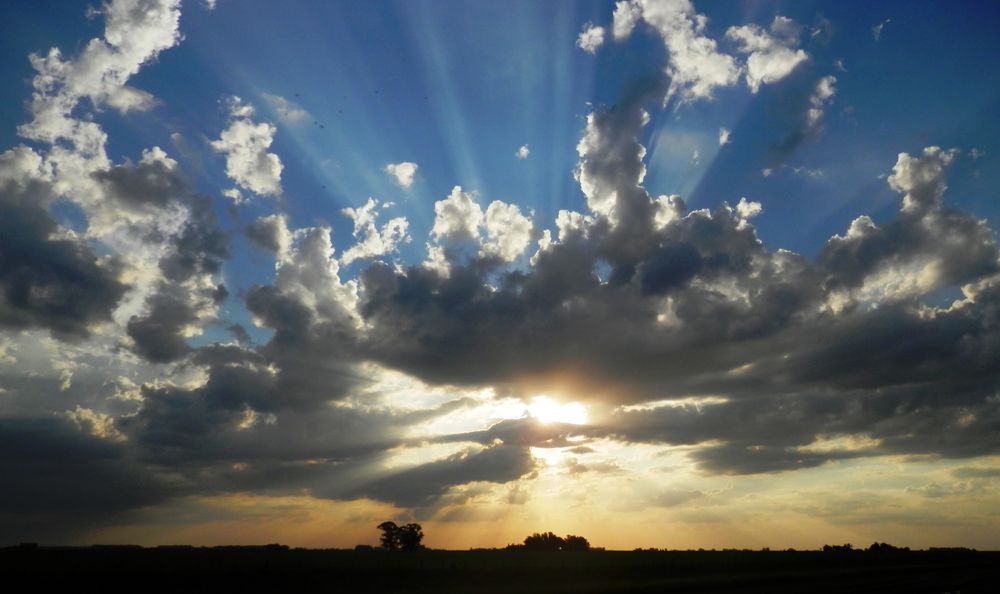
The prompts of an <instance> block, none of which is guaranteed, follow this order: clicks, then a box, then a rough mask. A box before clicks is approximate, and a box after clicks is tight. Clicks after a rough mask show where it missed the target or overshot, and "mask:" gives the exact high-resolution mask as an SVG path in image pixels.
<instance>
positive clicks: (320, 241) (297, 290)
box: [274, 218, 358, 321]
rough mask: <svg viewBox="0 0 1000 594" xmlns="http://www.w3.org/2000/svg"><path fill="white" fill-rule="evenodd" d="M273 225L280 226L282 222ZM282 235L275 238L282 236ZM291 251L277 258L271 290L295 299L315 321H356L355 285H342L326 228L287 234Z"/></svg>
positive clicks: (301, 230)
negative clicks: (279, 291)
mask: <svg viewBox="0 0 1000 594" xmlns="http://www.w3.org/2000/svg"><path fill="white" fill-rule="evenodd" d="M276 222H278V223H284V222H285V221H284V219H283V218H281V219H278V220H277V221H276ZM286 234H287V231H282V232H281V233H280V234H279V235H286ZM291 237H292V243H291V247H289V248H288V249H287V250H285V251H284V252H282V253H279V255H278V272H277V275H276V276H275V280H274V286H275V287H277V288H278V289H280V290H281V291H282V292H283V293H285V294H286V295H294V296H296V297H297V298H298V299H299V301H300V302H301V303H303V304H304V305H306V306H307V307H308V308H309V309H311V310H312V311H313V312H315V314H316V316H317V318H318V319H319V320H328V321H338V320H339V321H343V320H345V319H349V320H352V321H356V318H357V311H356V310H357V300H358V292H357V281H354V280H350V281H347V282H342V281H341V279H340V264H339V262H338V261H337V259H336V258H335V257H334V249H333V243H332V242H331V241H330V228H329V227H306V228H303V229H298V230H296V231H294V232H293V233H292V234H291Z"/></svg>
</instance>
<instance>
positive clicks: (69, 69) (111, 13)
mask: <svg viewBox="0 0 1000 594" xmlns="http://www.w3.org/2000/svg"><path fill="white" fill-rule="evenodd" d="M102 14H103V15H104V20H105V28H104V37H103V38H95V39H92V40H91V41H90V42H89V43H88V44H87V45H86V47H85V48H84V50H83V51H82V52H81V53H80V55H79V56H77V57H76V58H75V59H71V60H68V61H67V60H64V59H63V56H62V53H61V52H60V51H59V50H58V49H56V48H53V49H51V50H49V53H48V54H46V55H44V56H43V55H39V54H32V55H31V56H30V60H31V64H32V66H33V67H34V68H35V70H36V71H38V76H36V77H35V80H34V87H35V92H34V94H33V96H32V100H31V105H30V109H31V113H32V120H31V122H29V123H27V124H24V125H22V126H20V127H18V133H19V134H20V135H21V136H23V137H25V138H29V139H32V140H38V141H42V142H48V143H55V142H56V141H57V140H60V139H66V140H69V141H70V142H72V143H73V144H74V145H75V146H76V148H77V149H79V150H80V151H82V152H84V153H89V154H92V155H93V154H95V153H97V152H102V147H101V146H100V145H102V144H103V139H104V134H103V133H102V132H101V131H100V128H99V127H98V126H97V125H96V124H94V123H93V122H84V121H80V120H75V119H73V118H72V116H71V114H72V112H73V110H74V108H75V107H76V106H77V104H78V103H79V101H80V99H82V98H88V99H90V100H91V101H92V102H93V103H94V104H95V105H102V104H108V105H111V106H112V107H114V108H115V109H118V110H119V111H123V112H125V111H130V110H144V109H148V108H150V107H152V106H153V105H154V103H155V102H154V101H153V98H152V96H151V95H149V94H148V93H146V92H144V91H140V90H138V89H135V88H132V87H128V86H126V82H127V81H128V79H129V78H130V77H132V76H133V75H135V74H136V73H137V72H138V71H139V68H140V67H141V66H142V65H143V64H144V63H146V62H148V61H150V60H152V59H155V58H156V56H157V55H159V53H160V52H161V51H163V50H165V49H168V48H170V47H173V46H174V45H176V44H177V42H178V41H179V40H180V32H179V31H178V22H179V20H180V0H115V1H113V2H109V3H107V4H105V5H104V6H103V8H102Z"/></svg>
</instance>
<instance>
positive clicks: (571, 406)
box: [528, 394, 587, 425]
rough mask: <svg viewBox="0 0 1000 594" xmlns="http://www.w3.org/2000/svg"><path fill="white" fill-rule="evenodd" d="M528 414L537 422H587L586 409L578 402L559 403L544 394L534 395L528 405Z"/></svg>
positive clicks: (581, 423)
mask: <svg viewBox="0 0 1000 594" xmlns="http://www.w3.org/2000/svg"><path fill="white" fill-rule="evenodd" d="M528 414H529V415H531V416H532V417H533V418H534V419H536V420H537V421H538V422H539V423H571V424H573V425H583V424H584V423H586V422H587V409H586V408H585V407H584V406H583V405H582V404H580V403H579V402H568V403H566V404H561V403H559V402H556V401H555V400H553V399H551V398H549V397H548V396H546V395H544V394H543V395H540V396H535V397H534V398H533V399H532V400H531V404H529V405H528Z"/></svg>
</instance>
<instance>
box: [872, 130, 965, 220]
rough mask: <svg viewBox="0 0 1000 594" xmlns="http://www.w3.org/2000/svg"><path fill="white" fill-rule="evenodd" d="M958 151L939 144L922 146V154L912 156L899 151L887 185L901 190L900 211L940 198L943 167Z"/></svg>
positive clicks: (943, 181)
mask: <svg viewBox="0 0 1000 594" xmlns="http://www.w3.org/2000/svg"><path fill="white" fill-rule="evenodd" d="M958 154H959V151H958V149H948V150H943V149H941V147H938V146H929V147H927V148H925V149H924V153H923V155H920V156H919V157H912V156H910V155H909V154H908V153H900V154H899V156H898V158H897V160H896V164H895V165H894V166H893V168H892V175H890V176H889V177H888V180H887V181H888V182H889V186H890V187H891V188H892V189H894V190H896V191H897V192H901V193H902V194H904V196H903V211H904V212H912V211H916V210H920V209H922V208H926V207H929V206H935V205H937V204H939V203H940V202H941V198H942V197H943V196H944V192H945V190H946V189H948V186H947V185H945V176H944V172H945V169H947V168H948V166H949V165H951V163H952V161H954V160H955V157H957V156H958Z"/></svg>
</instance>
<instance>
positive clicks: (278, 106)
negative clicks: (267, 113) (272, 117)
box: [261, 93, 309, 124]
mask: <svg viewBox="0 0 1000 594" xmlns="http://www.w3.org/2000/svg"><path fill="white" fill-rule="evenodd" d="M261 96H262V97H263V98H264V100H265V101H267V103H268V104H269V105H270V106H271V108H272V109H273V110H274V112H275V113H276V114H278V117H279V118H281V120H282V121H284V122H287V123H289V124H298V123H299V122H303V121H305V120H307V119H309V112H308V111H306V110H304V109H302V108H301V107H300V106H299V105H298V104H296V103H294V102H292V101H289V100H288V99H285V98H284V97H281V96H280V95H272V94H270V93H262V94H261Z"/></svg>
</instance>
